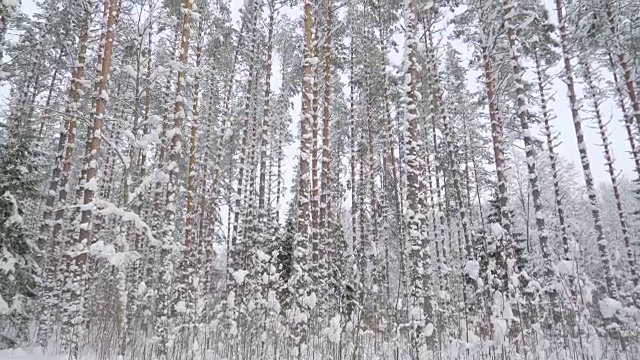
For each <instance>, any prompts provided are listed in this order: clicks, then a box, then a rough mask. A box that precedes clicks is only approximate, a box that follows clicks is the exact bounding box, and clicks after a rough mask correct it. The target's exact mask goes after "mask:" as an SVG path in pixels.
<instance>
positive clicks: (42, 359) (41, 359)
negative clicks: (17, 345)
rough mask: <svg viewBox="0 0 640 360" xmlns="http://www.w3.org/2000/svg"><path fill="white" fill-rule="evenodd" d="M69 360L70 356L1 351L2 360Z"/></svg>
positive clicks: (15, 350)
mask: <svg viewBox="0 0 640 360" xmlns="http://www.w3.org/2000/svg"><path fill="white" fill-rule="evenodd" d="M67 358H68V356H65V355H43V354H42V351H35V352H27V351H25V350H22V349H13V350H0V360H67Z"/></svg>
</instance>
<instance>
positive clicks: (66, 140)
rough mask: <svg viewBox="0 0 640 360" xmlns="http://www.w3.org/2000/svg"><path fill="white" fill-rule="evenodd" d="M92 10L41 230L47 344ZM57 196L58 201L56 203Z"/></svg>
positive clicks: (59, 281)
mask: <svg viewBox="0 0 640 360" xmlns="http://www.w3.org/2000/svg"><path fill="white" fill-rule="evenodd" d="M90 19H91V13H90V12H89V11H87V12H86V13H85V14H84V17H83V19H82V27H81V33H80V34H81V35H80V38H79V40H78V42H79V45H80V47H79V50H78V55H77V59H76V66H75V67H74V68H73V71H72V72H71V85H70V88H69V93H68V96H67V104H66V106H65V119H64V125H63V126H62V127H61V129H60V133H59V137H58V145H57V151H58V154H57V157H56V164H55V165H54V168H53V171H52V174H51V178H50V180H49V193H48V194H47V200H46V205H45V206H46V209H45V214H44V216H43V219H42V221H43V227H42V228H41V229H40V231H41V233H40V237H41V238H40V239H41V241H42V243H44V242H45V241H47V239H50V240H51V242H52V246H51V248H50V253H49V261H47V264H48V269H47V271H48V272H49V273H50V274H49V275H48V276H49V277H48V279H47V281H46V283H45V289H44V290H43V299H42V300H43V303H42V313H41V315H40V318H39V320H40V321H39V323H38V335H37V344H38V345H39V346H42V347H45V346H46V344H47V342H48V340H49V336H50V334H51V331H52V326H53V322H52V321H53V319H54V316H55V314H53V313H52V312H53V305H54V304H55V302H56V301H60V294H61V289H62V287H63V278H62V276H63V272H64V267H66V264H65V263H66V261H65V260H64V259H65V258H66V257H65V256H64V255H63V251H66V246H65V242H64V237H63V236H61V232H62V228H63V225H64V213H65V208H66V201H67V192H68V188H67V184H68V180H69V176H70V172H71V157H72V155H73V149H74V145H75V138H76V127H77V116H78V108H79V107H80V94H81V91H82V90H81V89H82V81H83V79H84V73H85V63H86V59H87V57H86V52H87V42H88V40H89V23H90ZM56 199H57V204H56ZM54 205H57V208H56V209H55V214H54V221H53V226H52V228H53V230H52V233H51V234H49V229H50V228H51V225H50V223H49V218H50V216H51V212H53V209H54Z"/></svg>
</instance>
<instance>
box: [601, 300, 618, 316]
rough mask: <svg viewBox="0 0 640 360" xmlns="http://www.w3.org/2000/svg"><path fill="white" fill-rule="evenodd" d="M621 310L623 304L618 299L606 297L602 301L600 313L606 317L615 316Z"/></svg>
mask: <svg viewBox="0 0 640 360" xmlns="http://www.w3.org/2000/svg"><path fill="white" fill-rule="evenodd" d="M619 310H622V304H621V303H620V301H618V300H615V299H612V298H604V299H602V300H601V301H600V313H601V314H602V317H604V318H605V319H610V318H612V317H614V316H615V314H616V312H618V311H619Z"/></svg>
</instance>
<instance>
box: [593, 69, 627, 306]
mask: <svg viewBox="0 0 640 360" xmlns="http://www.w3.org/2000/svg"><path fill="white" fill-rule="evenodd" d="M581 66H582V70H583V71H582V76H583V78H584V81H585V84H586V91H585V92H586V96H588V98H589V99H590V100H591V108H592V109H593V116H594V117H595V120H596V123H597V125H598V132H599V133H600V140H601V142H602V149H603V153H604V160H605V164H606V165H607V171H608V172H609V178H610V179H611V187H612V189H613V196H614V198H615V201H616V210H617V212H618V219H619V220H620V230H621V232H622V241H623V242H624V247H625V250H626V253H627V261H628V262H629V271H630V273H631V276H630V280H631V281H632V283H633V287H634V291H633V292H634V294H633V296H632V297H633V299H634V303H635V304H636V305H638V304H637V301H638V292H637V290H635V289H636V288H637V287H638V283H639V281H638V280H639V279H638V269H637V267H636V261H635V254H634V252H633V249H632V248H631V238H630V234H629V226H628V223H627V217H626V214H625V211H624V208H623V206H622V205H623V204H622V199H621V196H620V187H619V185H618V174H617V172H616V169H615V158H614V155H613V150H612V149H611V141H610V140H609V134H608V129H607V125H608V123H605V120H604V119H603V118H602V111H601V106H602V96H601V91H600V90H599V87H598V86H597V85H598V84H597V83H596V80H597V75H594V74H592V70H591V66H590V65H589V60H587V59H584V60H583V61H582V62H581Z"/></svg>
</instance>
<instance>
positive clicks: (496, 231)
mask: <svg viewBox="0 0 640 360" xmlns="http://www.w3.org/2000/svg"><path fill="white" fill-rule="evenodd" d="M491 232H492V233H493V236H495V237H496V238H498V239H502V238H503V237H504V229H503V228H502V226H500V224H498V223H492V224H491Z"/></svg>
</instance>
